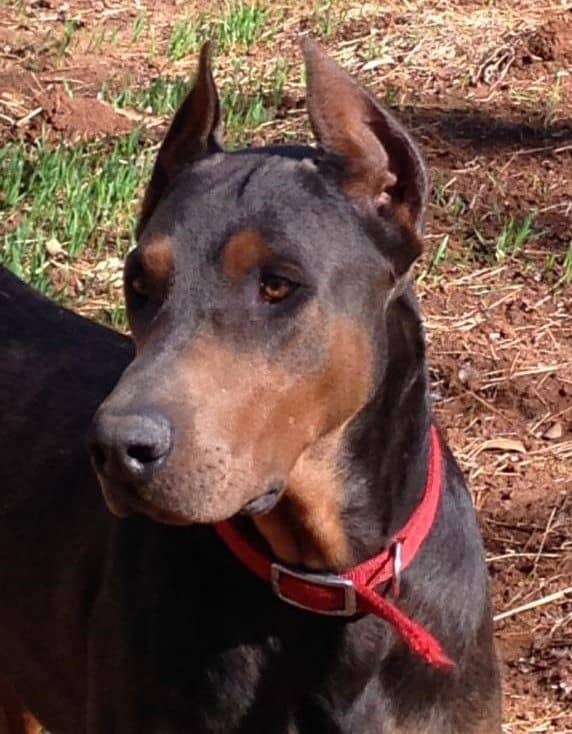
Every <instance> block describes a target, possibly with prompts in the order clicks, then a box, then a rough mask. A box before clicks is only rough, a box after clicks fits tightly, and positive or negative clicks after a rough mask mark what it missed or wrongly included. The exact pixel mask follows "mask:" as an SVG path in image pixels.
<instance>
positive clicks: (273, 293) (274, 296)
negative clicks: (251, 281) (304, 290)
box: [259, 274, 297, 303]
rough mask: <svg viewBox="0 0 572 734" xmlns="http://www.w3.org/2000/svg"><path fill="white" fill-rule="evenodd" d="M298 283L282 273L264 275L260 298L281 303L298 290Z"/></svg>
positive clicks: (266, 301)
mask: <svg viewBox="0 0 572 734" xmlns="http://www.w3.org/2000/svg"><path fill="white" fill-rule="evenodd" d="M296 287H297V284H296V283H293V282H292V281H291V280H288V278H283V277H281V276H280V275H270V274H268V275H262V276H261V278H260V286H259V288H260V290H259V292H260V298H261V300H263V301H264V302H265V303H279V302H280V301H283V300H284V299H285V298H287V297H288V296H289V295H290V294H291V293H293V292H294V291H295V290H296Z"/></svg>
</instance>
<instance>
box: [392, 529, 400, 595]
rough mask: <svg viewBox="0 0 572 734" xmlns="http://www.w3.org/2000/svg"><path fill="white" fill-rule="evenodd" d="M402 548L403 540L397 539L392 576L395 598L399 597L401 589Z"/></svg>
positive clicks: (394, 547)
mask: <svg viewBox="0 0 572 734" xmlns="http://www.w3.org/2000/svg"><path fill="white" fill-rule="evenodd" d="M402 550H403V543H402V542H401V540H396V541H395V543H394V545H393V576H392V577H391V595H392V596H393V598H394V599H397V597H398V596H399V592H400V591H401V571H402V568H403V560H402V554H401V551H402Z"/></svg>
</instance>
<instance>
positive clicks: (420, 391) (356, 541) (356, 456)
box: [253, 294, 431, 571]
mask: <svg viewBox="0 0 572 734" xmlns="http://www.w3.org/2000/svg"><path fill="white" fill-rule="evenodd" d="M383 342H384V343H385V345H386V355H387V356H386V358H385V359H384V360H383V362H384V368H383V370H382V374H380V375H379V377H378V381H377V388H376V390H375V392H374V395H373V397H372V399H371V400H370V402H369V403H368V404H367V405H366V406H365V407H364V408H363V409H362V410H361V411H360V412H359V414H358V415H356V416H355V417H354V418H353V419H352V420H350V421H348V422H347V423H346V424H344V425H342V426H340V427H339V428H337V429H336V430H334V431H332V432H331V433H329V434H327V435H326V436H324V437H323V438H322V439H320V440H319V441H317V442H316V443H315V444H313V445H312V446H311V447H309V448H308V449H307V450H306V451H305V452H304V453H303V454H302V456H301V457H300V458H299V460H298V461H297V463H296V465H295V466H294V469H293V470H292V472H291V474H290V477H289V481H288V489H287V491H286V493H285V495H284V497H283V499H282V500H281V501H280V503H279V504H278V505H277V506H276V507H275V508H274V510H272V511H271V512H269V513H268V514H266V515H260V516H258V517H256V518H254V519H253V522H254V525H255V526H256V529H257V531H258V532H259V533H260V534H261V535H262V536H263V537H264V538H265V540H266V541H267V543H268V544H269V545H270V547H271V550H272V552H273V553H274V555H275V556H276V557H277V558H279V559H280V560H281V561H283V562H285V563H288V564H292V565H295V566H304V567H307V568H311V569H320V570H330V571H341V570H345V569H347V568H348V567H350V566H352V565H354V564H356V563H359V562H360V561H363V560H365V559H366V558H368V557H370V556H372V555H374V554H376V553H378V552H379V550H380V549H381V548H383V547H384V546H385V544H386V542H387V541H388V539H389V537H390V536H391V534H392V533H393V532H394V531H395V530H397V529H398V528H399V527H400V526H401V525H403V524H404V523H405V522H406V520H407V518H408V517H409V515H410V514H411V512H412V511H413V509H414V508H415V506H416V504H417V503H418V501H419V499H420V497H421V495H422V492H423V489H424V486H425V480H426V475H427V460H428V450H429V449H428V446H429V427H430V421H431V417H430V409H429V401H428V389H427V375H426V367H425V346H424V339H423V332H422V327H421V323H420V320H419V316H418V314H417V308H416V304H415V301H414V298H413V296H412V295H411V294H406V295H404V296H402V297H400V298H399V299H397V300H396V301H395V302H393V303H392V304H391V306H390V307H389V308H388V310H387V312H386V314H385V324H384V338H383Z"/></svg>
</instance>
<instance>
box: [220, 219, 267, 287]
mask: <svg viewBox="0 0 572 734" xmlns="http://www.w3.org/2000/svg"><path fill="white" fill-rule="evenodd" d="M270 255H271V252H270V248H269V247H268V245H267V244H266V243H265V241H264V239H263V237H262V235H261V233H260V232H259V231H258V230H256V229H242V230H240V231H238V232H235V233H234V234H233V235H232V236H231V237H230V239H229V240H228V242H227V243H226V245H225V248H224V254H223V264H222V269H223V272H224V274H225V275H226V277H227V278H228V279H229V280H230V281H231V282H233V283H234V282H236V281H238V280H240V279H241V278H242V277H243V276H245V275H246V274H247V273H248V272H249V271H250V270H252V269H253V268H254V267H256V265H260V264H262V263H264V262H265V261H267V260H268V259H269V258H270Z"/></svg>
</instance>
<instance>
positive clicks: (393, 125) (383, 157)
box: [302, 37, 428, 254]
mask: <svg viewBox="0 0 572 734" xmlns="http://www.w3.org/2000/svg"><path fill="white" fill-rule="evenodd" d="M302 49H303V52H304V58H305V62H306V74H307V106H308V113H309V116H310V122H311V124H312V129H313V131H314V134H315V136H316V138H317V141H318V143H319V144H320V145H321V146H322V147H323V148H324V150H326V151H327V152H330V153H335V154H338V155H340V156H341V157H342V159H343V162H344V168H345V177H344V179H343V185H344V188H345V191H346V193H347V194H348V196H349V197H350V198H351V199H352V200H353V201H354V202H355V203H356V204H357V205H358V206H360V207H363V208H364V209H366V210H370V211H371V210H372V208H376V209H378V210H389V211H390V212H391V213H392V214H393V215H394V217H395V218H396V219H397V221H398V222H399V224H400V225H401V226H404V227H406V228H407V229H409V230H410V231H411V232H412V233H413V234H414V235H416V236H419V235H421V233H422V229H423V214H424V208H425V202H426V199H427V189H428V181H427V173H426V171H425V166H424V164H423V159H422V158H421V154H420V153H419V151H418V150H417V147H416V146H415V143H414V142H413V141H412V140H411V138H410V137H409V135H408V133H407V132H406V131H405V129H404V128H403V127H402V126H401V125H400V124H399V123H398V122H397V120H395V119H394V117H393V116H392V115H391V114H390V113H389V112H387V110H384V109H383V107H382V106H381V105H380V104H379V103H378V102H377V101H376V100H375V98H374V97H373V96H372V95H371V94H369V92H367V91H366V90H365V89H363V88H362V87H360V86H359V85H358V84H357V83H356V82H355V81H354V80H353V79H352V78H351V77H350V76H349V74H347V73H346V72H345V71H344V70H343V69H342V68H341V67H340V66H338V64H337V63H336V62H335V61H333V59H331V58H329V57H328V56H327V55H326V54H325V53H324V51H322V49H321V48H320V47H319V46H318V45H317V44H316V43H315V42H314V41H312V40H310V39H309V38H307V37H306V38H305V39H304V41H303V43H302ZM418 254H419V253H418Z"/></svg>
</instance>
